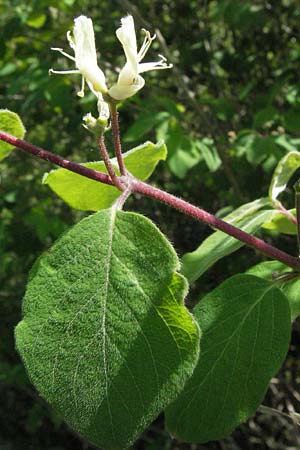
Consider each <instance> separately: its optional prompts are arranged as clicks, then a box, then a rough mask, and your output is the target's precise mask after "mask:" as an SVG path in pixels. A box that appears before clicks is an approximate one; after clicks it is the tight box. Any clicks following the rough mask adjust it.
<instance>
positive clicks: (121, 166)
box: [109, 103, 126, 176]
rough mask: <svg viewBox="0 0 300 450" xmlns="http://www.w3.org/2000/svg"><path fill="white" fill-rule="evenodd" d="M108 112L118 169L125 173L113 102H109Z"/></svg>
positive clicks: (117, 117) (117, 120)
mask: <svg viewBox="0 0 300 450" xmlns="http://www.w3.org/2000/svg"><path fill="white" fill-rule="evenodd" d="M109 109H110V114H111V127H112V132H113V136H114V144H115V152H116V157H117V161H118V165H119V169H120V174H121V175H123V176H125V175H126V167H125V165H124V160H123V155H122V146H121V141H120V130H119V114H118V111H117V105H116V104H115V103H110V104H109Z"/></svg>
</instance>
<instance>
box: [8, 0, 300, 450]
mask: <svg viewBox="0 0 300 450" xmlns="http://www.w3.org/2000/svg"><path fill="white" fill-rule="evenodd" d="M136 5H138V8H137V7H135V6H134V5H132V4H131V3H129V2H128V1H125V0H123V1H121V0H120V1H117V0H114V1H108V0H101V1H100V0H97V1H96V0H57V1H55V2H50V1H48V0H39V1H38V0H36V1H33V0H32V1H29V2H22V1H20V0H0V108H8V109H10V110H12V111H15V112H16V113H18V114H19V115H20V116H21V118H22V120H23V122H24V124H25V126H26V129H27V135H26V139H27V140H28V141H30V142H33V143H34V144H36V145H40V146H42V147H44V148H46V149H48V150H51V151H53V152H55V153H58V154H60V155H61V156H66V157H68V158H70V159H73V160H74V161H82V162H85V161H91V160H92V161H93V160H97V159H99V156H98V151H97V146H96V143H95V142H94V140H93V136H92V135H91V134H89V133H88V132H87V131H86V130H85V129H84V128H83V127H82V126H81V118H82V116H83V115H84V114H86V113H87V112H92V113H95V111H96V105H95V101H94V99H93V97H92V95H86V97H84V98H83V99H79V98H78V97H77V96H76V92H77V91H78V90H79V88H80V79H79V77H78V76H76V75H74V76H56V75H52V76H49V75H48V70H49V68H51V67H53V68H56V69H68V68H72V67H71V66H70V62H69V61H68V60H66V59H65V58H63V57H61V56H60V55H58V54H57V53H55V52H51V51H50V47H52V46H54V47H63V48H64V49H65V50H66V51H69V49H68V48H67V47H68V45H67V41H66V32H67V30H68V29H71V28H72V23H73V18H74V17H76V16H78V15H80V14H85V15H88V16H90V17H92V18H93V22H94V27H95V32H96V42H97V48H98V50H99V51H100V53H101V56H100V59H99V65H101V67H102V68H103V70H104V71H105V73H106V75H107V78H108V80H110V81H109V84H110V82H112V81H113V80H115V79H116V71H115V68H116V67H120V66H122V64H123V55H122V49H121V47H120V45H119V43H118V42H117V40H116V38H115V29H116V28H117V26H118V23H119V20H120V17H122V16H123V15H125V14H126V13H127V12H130V13H134V15H135V19H136V27H137V28H140V27H145V28H149V29H151V31H152V32H154V31H156V33H157V36H158V39H157V40H156V41H155V44H154V45H153V50H151V52H149V56H148V58H149V60H153V58H156V57H157V53H162V54H164V55H165V56H167V57H168V59H169V60H170V61H172V62H173V63H174V69H173V70H171V71H162V72H154V73H149V74H146V75H145V78H146V86H145V87H144V89H143V90H142V91H141V92H140V93H139V94H137V95H136V96H135V97H133V98H131V99H130V100H129V101H127V102H126V103H124V104H122V105H121V107H120V116H121V132H122V135H123V136H124V140H123V146H124V149H125V150H128V149H130V148H132V147H134V146H135V145H137V144H139V143H140V142H142V141H144V140H146V139H151V140H155V139H158V140H162V139H163V140H165V141H166V143H167V146H168V151H169V156H168V160H167V164H165V165H162V164H161V165H160V167H159V169H158V170H157V172H156V175H154V177H153V179H152V180H153V182H156V183H158V184H159V185H161V186H163V187H164V188H165V189H167V190H169V191H171V192H172V193H175V194H178V195H181V196H182V197H184V198H187V199H189V200H190V201H191V202H194V203H195V204H198V205H200V206H202V207H204V208H205V209H207V210H209V211H212V212H217V211H219V213H218V214H219V215H220V216H222V215H226V214H228V213H229V212H230V211H231V210H232V209H234V208H236V207H238V206H239V205H241V204H242V203H245V202H247V201H251V200H253V199H255V198H257V197H261V196H263V195H265V192H266V190H267V187H268V185H269V182H270V177H271V173H272V171H273V169H274V167H275V165H276V163H277V162H278V160H279V159H280V158H281V157H282V156H284V155H285V154H286V153H287V152H288V151H291V150H299V149H300V95H299V94H300V92H299V91H300V83H299V75H298V74H299V67H300V39H299V20H300V5H299V2H298V1H297V0H280V1H276V2H268V1H263V0H256V1H248V0H243V1H240V0H219V1H215V0H210V1H203V0H190V1H188V0H165V1H164V2H162V1H158V0H142V1H139V2H136ZM158 30H159V31H160V32H159V31H158ZM108 146H109V148H110V147H111V140H110V138H109V137H108ZM51 168H52V167H50V166H49V165H48V164H46V163H45V162H41V161H39V160H36V159H34V158H33V157H30V156H28V155H26V154H23V153H22V152H21V151H20V150H15V151H14V152H12V153H11V155H10V156H9V157H8V158H7V159H5V160H3V161H2V162H1V163H0V260H1V265H0V315H1V327H0V398H1V405H0V448H5V449H6V450H10V449H11V450H71V449H72V450H76V449H88V448H89V447H88V444H86V443H82V441H80V440H79V439H77V438H76V437H75V436H74V435H73V434H71V433H70V432H69V431H68V430H67V429H66V427H65V426H64V425H63V424H62V423H61V421H60V419H59V417H57V416H56V415H54V413H52V412H51V411H50V410H49V408H48V407H47V406H46V405H45V404H44V403H43V402H42V401H41V399H39V398H38V396H37V394H36V393H35V392H34V391H33V388H32V386H31V385H30V382H29V381H28V379H27V376H26V374H25V372H24V369H23V367H22V365H21V363H20V361H19V358H18V356H17V354H16V353H15V350H14V342H13V327H14V325H15V324H16V323H17V322H18V320H19V319H20V308H21V298H22V295H23V292H24V286H25V282H26V274H27V272H28V270H29V268H30V267H31V265H32V264H33V262H34V260H35V259H36V257H37V256H38V255H39V254H40V253H41V252H42V251H43V250H44V249H45V248H48V247H49V246H50V245H51V243H52V242H53V240H55V239H56V238H57V237H58V236H59V235H60V234H61V233H62V232H63V231H64V230H65V229H66V228H67V227H68V226H70V225H71V224H72V223H74V222H75V221H77V220H78V219H79V218H81V217H82V216H83V213H82V212H78V211H72V210H71V209H70V208H69V207H68V206H67V205H65V204H63V203H62V201H61V200H60V199H59V198H57V197H56V196H55V194H53V193H52V192H51V191H50V190H49V188H48V187H47V186H45V185H42V183H41V179H42V175H43V173H44V172H45V171H49V169H51ZM290 192H291V195H288V194H287V195H286V194H285V197H284V201H285V204H286V206H287V207H289V208H291V207H292V206H293V195H292V190H291V191H290ZM131 206H133V207H134V208H135V209H137V210H140V211H141V212H145V213H146V214H147V215H149V216H150V217H152V219H154V220H155V221H156V222H157V223H158V224H159V226H160V228H161V229H162V230H163V231H164V232H166V234H167V235H168V236H169V237H170V239H171V240H172V242H173V243H174V244H175V246H176V248H177V249H178V251H179V252H180V253H183V252H186V251H192V250H194V249H195V248H196V247H198V245H199V243H200V242H201V241H202V240H203V239H204V238H205V237H207V235H208V234H209V233H210V230H208V229H207V228H206V227H204V226H203V225H202V224H198V223H195V221H194V220H192V219H189V218H186V217H183V216H181V215H179V214H177V213H175V212H174V211H171V210H170V209H168V208H167V207H165V206H162V205H155V208H154V207H153V202H152V201H150V200H145V199H143V200H142V201H141V200H139V202H136V201H135V200H134V199H131V200H130V201H129V204H128V207H131ZM274 237H275V238H276V236H274ZM278 245H280V246H281V247H282V248H285V249H286V250H287V251H291V252H293V253H294V247H295V241H294V239H293V237H292V238H286V239H281V240H280V242H278ZM225 261H226V264H225V266H224V262H221V263H219V264H217V265H216V266H215V267H214V269H213V273H212V274H207V275H205V276H204V277H203V278H202V279H201V285H200V287H199V284H198V287H197V288H196V290H197V289H200V288H201V292H207V291H209V290H210V289H211V287H212V286H215V285H216V283H217V282H218V281H221V280H223V279H224V278H225V277H226V276H228V275H229V274H232V273H235V272H237V271H239V270H241V269H246V268H247V267H249V266H250V265H252V264H254V263H255V262H256V261H258V259H257V258H256V257H255V255H253V253H252V252H250V251H246V250H244V251H243V252H242V253H241V254H240V255H239V259H236V258H235V259H233V258H227V259H226V260H225ZM194 292H195V291H193V290H192V292H191V300H192V298H193V293H194ZM134 448H135V449H141V448H144V449H150V448H151V449H152V450H155V449H171V448H173V449H175V448H179V447H177V444H176V442H171V441H170V440H168V438H167V437H166V436H164V434H162V435H161V434H160V432H156V434H155V432H153V430H152V431H150V434H149V433H148V434H146V435H145V436H143V437H142V438H141V440H140V441H139V442H138V443H137V444H136V446H135V447H134ZM184 448H187V446H185V447H184ZM207 448H210V447H207Z"/></svg>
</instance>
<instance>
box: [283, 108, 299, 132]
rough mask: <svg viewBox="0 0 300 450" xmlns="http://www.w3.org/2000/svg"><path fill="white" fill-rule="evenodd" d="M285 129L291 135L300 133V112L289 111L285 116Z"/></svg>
mask: <svg viewBox="0 0 300 450" xmlns="http://www.w3.org/2000/svg"><path fill="white" fill-rule="evenodd" d="M283 118H284V127H285V129H286V130H287V131H290V132H291V133H299V131H300V111H297V110H289V111H287V112H286V113H285V114H284V116H283Z"/></svg>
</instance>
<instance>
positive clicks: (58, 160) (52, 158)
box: [0, 131, 114, 185]
mask: <svg viewBox="0 0 300 450" xmlns="http://www.w3.org/2000/svg"><path fill="white" fill-rule="evenodd" d="M0 140H1V141H5V142H7V143H8V144H11V145H13V146H14V147H18V148H20V149H21V150H24V151H25V152H27V153H31V154H32V155H34V156H37V157H38V158H41V159H44V160H45V161H49V162H51V163H53V164H56V165H57V166H60V167H63V168H64V169H67V170H70V171H71V172H75V173H78V174H79V175H83V176H84V177H87V178H91V179H92V180H95V181H99V182H100V183H105V184H111V185H113V184H114V183H113V182H112V180H111V179H110V177H109V176H108V175H106V174H105V173H102V172H98V171H97V170H93V169H88V168H87V167H84V166H81V165H80V164H77V163H74V162H72V161H69V160H68V159H65V158H62V157H61V156H58V155H55V154H54V153H51V152H48V151H47V150H44V149H43V148H40V147H36V146H35V145H32V144H29V143H28V142H26V141H23V140H22V139H18V138H16V137H15V136H11V135H10V134H8V133H5V132H4V131H0Z"/></svg>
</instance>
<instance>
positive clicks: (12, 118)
mask: <svg viewBox="0 0 300 450" xmlns="http://www.w3.org/2000/svg"><path fill="white" fill-rule="evenodd" d="M0 130H1V131H5V132H6V133H9V134H12V135H13V136H15V137H17V138H19V139H23V137H24V135H25V127H24V125H23V123H22V121H21V119H20V117H19V116H18V114H16V113H14V112H12V111H9V110H8V109H0ZM13 149H14V146H13V145H11V144H8V143H7V142H3V141H0V161H2V159H4V158H5V157H6V156H8V155H9V154H10V152H11V151H12V150H13Z"/></svg>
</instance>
